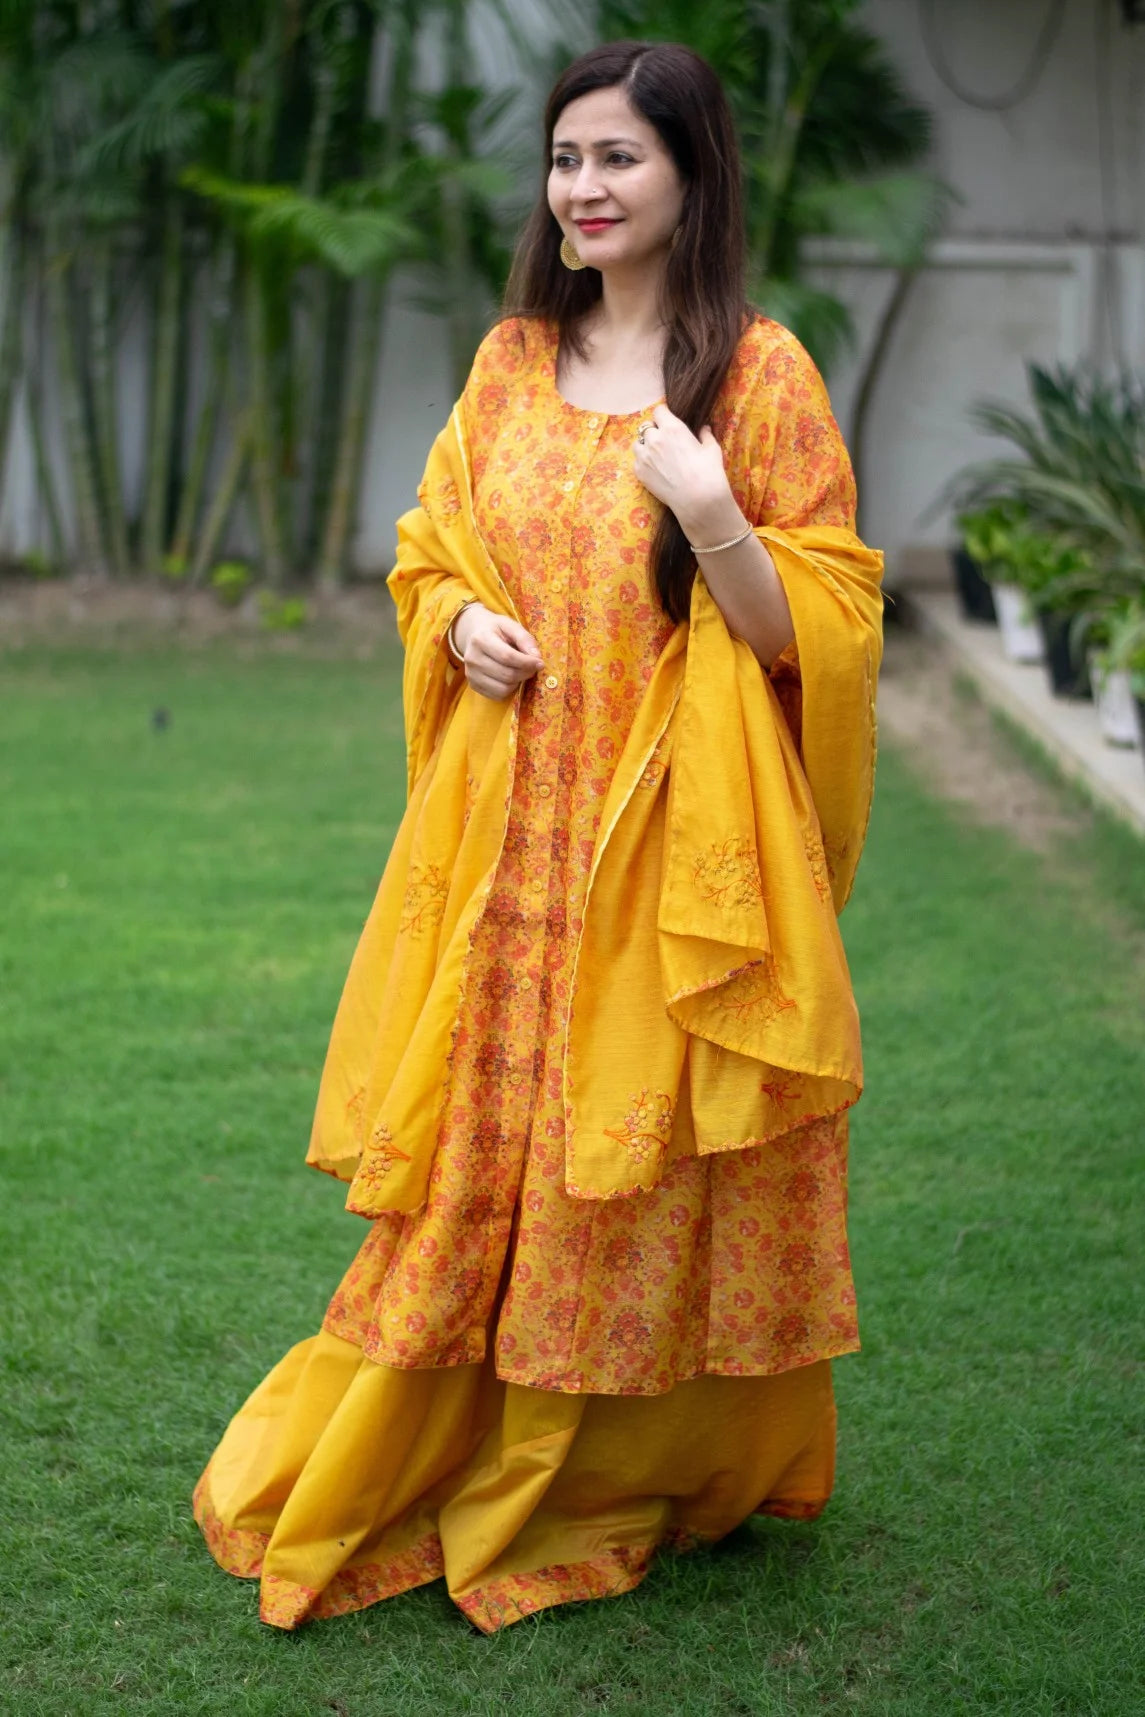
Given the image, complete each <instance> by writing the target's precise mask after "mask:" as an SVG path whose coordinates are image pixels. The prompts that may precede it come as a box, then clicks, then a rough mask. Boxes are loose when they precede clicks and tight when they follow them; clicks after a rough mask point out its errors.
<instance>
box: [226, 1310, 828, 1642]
mask: <svg viewBox="0 0 1145 1717" xmlns="http://www.w3.org/2000/svg"><path fill="white" fill-rule="evenodd" d="M833 1467H834V1405H833V1400H832V1394H831V1378H830V1367H829V1365H828V1363H827V1362H826V1361H823V1362H821V1363H819V1364H817V1365H812V1366H806V1367H802V1368H800V1369H798V1370H795V1371H789V1372H784V1373H782V1374H781V1375H780V1376H778V1377H762V1378H734V1379H728V1378H722V1377H701V1378H696V1379H694V1380H693V1381H692V1382H689V1383H682V1384H680V1385H678V1386H677V1388H675V1389H674V1390H672V1391H671V1392H670V1393H668V1394H666V1395H660V1396H652V1397H648V1398H645V1399H643V1400H633V1399H631V1398H629V1397H623V1396H621V1397H617V1396H601V1395H561V1394H550V1393H548V1392H546V1391H543V1390H536V1389H525V1388H521V1387H519V1386H518V1385H515V1384H504V1383H501V1382H499V1381H498V1379H497V1378H496V1377H495V1376H494V1373H493V1368H492V1365H491V1364H485V1365H469V1366H456V1367H453V1368H446V1369H441V1370H432V1369H423V1370H413V1371H399V1370H395V1369H393V1368H392V1367H389V1366H381V1365H374V1364H373V1363H372V1362H371V1361H369V1360H368V1359H364V1358H363V1357H362V1354H361V1352H360V1350H359V1349H358V1348H357V1347H356V1346H354V1345H353V1344H352V1343H350V1342H346V1341H342V1340H339V1339H338V1338H337V1337H335V1336H331V1335H328V1334H325V1333H322V1334H320V1335H317V1336H314V1337H313V1338H311V1339H310V1340H309V1341H304V1342H301V1343H299V1345H298V1346H297V1347H295V1348H292V1349H291V1351H290V1352H289V1353H288V1354H287V1355H286V1357H285V1358H284V1359H283V1360H282V1361H281V1362H280V1363H279V1364H278V1365H277V1366H276V1367H275V1369H274V1370H273V1371H272V1372H271V1373H270V1375H269V1376H268V1377H267V1378H266V1380H265V1381H264V1382H263V1383H261V1384H260V1385H259V1387H258V1389H256V1390H255V1392H254V1394H253V1395H252V1396H251V1398H250V1400H249V1401H248V1402H247V1403H246V1405H245V1406H244V1407H243V1408H242V1409H241V1410H240V1411H239V1413H238V1414H236V1416H235V1418H234V1419H233V1420H232V1422H231V1424H230V1426H229V1428H228V1430H227V1432H226V1435H225V1436H224V1438H223V1441H222V1443H221V1444H220V1445H219V1448H218V1449H217V1450H216V1452H215V1455H214V1458H213V1460H212V1461H211V1464H210V1466H209V1467H208V1469H207V1471H206V1472H205V1473H204V1475H203V1477H202V1479H201V1480H200V1483H199V1486H198V1488H197V1490H196V1493H195V1513H196V1518H197V1519H198V1521H199V1524H200V1526H201V1527H202V1529H203V1533H204V1536H205V1537H206V1540H207V1543H208V1545H209V1546H210V1549H211V1552H212V1554H213V1555H214V1557H215V1559H216V1560H217V1561H218V1562H219V1564H220V1566H221V1567H223V1568H224V1569H226V1570H227V1572H228V1573H231V1574H235V1575H238V1576H240V1577H244V1578H251V1579H259V1580H260V1582H261V1585H260V1614H261V1616H262V1619H263V1620H264V1621H266V1622H268V1623H270V1624H272V1625H273V1626H276V1627H280V1628H294V1627H297V1626H299V1625H300V1624H301V1623H303V1622H305V1621H308V1620H311V1619H314V1618H317V1617H322V1616H332V1615H338V1614H340V1613H342V1612H344V1611H347V1610H355V1609H361V1608H363V1607H364V1606H365V1605H368V1604H372V1603H376V1602H378V1601H379V1600H380V1599H382V1598H388V1597H392V1596H394V1595H396V1594H397V1593H399V1592H403V1591H407V1590H409V1589H410V1588H411V1587H414V1586H419V1585H422V1584H424V1583H426V1582H427V1581H430V1580H435V1579H438V1578H439V1577H441V1576H444V1578H445V1580H446V1584H447V1587H448V1590H449V1593H450V1596H451V1597H452V1598H453V1600H454V1601H455V1603H456V1604H457V1605H458V1606H459V1608H460V1609H461V1610H463V1611H464V1613H465V1614H466V1615H467V1616H468V1617H469V1619H470V1620H471V1621H472V1622H473V1623H474V1624H475V1625H476V1626H477V1627H479V1628H480V1629H482V1631H483V1632H485V1633H493V1632H495V1631H496V1630H497V1629H498V1628H500V1627H503V1626H505V1625H507V1624H508V1623H511V1622H514V1621H518V1620H520V1619H521V1618H522V1617H523V1616H527V1615H530V1614H533V1613H534V1612H536V1611H538V1610H542V1609H545V1608H547V1607H548V1606H549V1605H552V1604H557V1603H563V1602H567V1601H570V1600H576V1599H585V1598H599V1597H607V1596H612V1595H616V1594H619V1593H621V1592H626V1591H630V1590H631V1589H632V1588H633V1587H634V1586H636V1585H638V1584H639V1582H640V1581H641V1580H642V1579H643V1577H644V1575H645V1573H646V1572H647V1569H648V1567H649V1564H650V1563H651V1560H652V1557H653V1555H654V1553H655V1551H656V1549H657V1547H658V1546H659V1545H661V1544H669V1545H676V1546H678V1547H680V1548H684V1547H687V1546H688V1545H690V1544H692V1543H694V1542H696V1541H703V1540H710V1539H716V1538H719V1537H722V1536H723V1534H725V1533H726V1532H728V1531H730V1530H731V1529H732V1527H734V1526H737V1525H738V1524H739V1523H740V1522H741V1521H742V1520H743V1519H744V1518H745V1516H746V1515H748V1514H750V1513H752V1512H753V1511H758V1512H761V1513H769V1514H776V1515H782V1516H787V1517H792V1518H801V1519H808V1518H811V1517H813V1516H814V1515H816V1514H817V1513H818V1512H819V1511H820V1509H821V1508H822V1506H823V1504H824V1502H825V1500H826V1498H827V1497H828V1495H829V1494H830V1490H831V1484H832V1477H833Z"/></svg>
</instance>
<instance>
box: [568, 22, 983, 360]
mask: <svg viewBox="0 0 1145 1717" xmlns="http://www.w3.org/2000/svg"><path fill="white" fill-rule="evenodd" d="M859 3H860V0H800V3H799V4H798V5H796V4H795V0H708V3H707V4H705V5H703V6H697V5H695V4H694V0H600V6H599V13H598V20H599V25H600V30H601V33H602V34H603V35H604V36H605V37H608V38H614V39H615V38H620V37H628V36H635V37H644V38H649V39H652V40H660V41H677V42H684V43H686V44H687V45H688V46H689V47H692V48H694V49H695V50H696V51H697V52H698V53H701V54H703V55H704V57H705V58H706V59H707V60H709V61H710V63H711V64H712V65H713V66H714V68H715V70H716V71H717V72H718V73H719V74H720V76H721V78H722V80H723V82H724V85H725V87H726V88H727V90H728V94H729V97H730V100H731V103H732V107H733V110H734V112H735V115H736V119H737V123H738V126H739V130H740V136H741V139H742V144H743V154H744V177H745V186H744V188H745V202H746V220H747V239H748V265H749V280H750V287H751V292H752V295H753V296H754V297H755V298H756V300H757V301H758V302H759V303H761V304H762V305H763V306H764V308H765V309H766V310H767V311H768V313H769V314H770V315H772V316H774V317H776V319H777V320H779V321H781V322H784V323H786V325H787V326H788V327H790V328H791V329H792V330H793V331H794V332H795V333H796V334H797V335H798V336H799V338H800V339H801V340H802V341H803V342H804V344H805V345H806V346H807V347H808V348H809V349H810V351H811V352H812V353H813V355H814V356H815V357H816V358H817V359H818V361H819V362H820V363H821V364H822V365H823V366H824V367H829V365H830V363H831V361H832V360H833V359H834V358H835V357H836V356H837V354H838V352H839V350H840V348H841V346H842V345H843V344H844V343H846V342H847V341H849V340H851V339H853V337H854V330H853V326H852V322H851V316H850V313H849V311H848V310H847V308H846V306H845V305H844V304H843V303H842V302H841V300H840V299H838V298H837V297H835V296H834V295H833V294H831V293H829V292H825V291H823V290H822V289H820V288H817V287H815V286H813V285H812V284H811V283H810V282H809V281H808V279H807V269H806V261H805V253H804V240H806V239H808V238H811V237H825V236H829V237H836V238H845V239H853V240H860V241H862V242H863V243H864V244H866V245H869V246H870V247H872V249H873V250H874V252H875V254H876V256H877V257H878V258H879V259H880V260H882V261H884V262H886V263H887V264H889V265H890V266H891V267H893V268H895V269H904V270H909V269H911V268H913V267H916V266H917V264H918V263H919V262H920V261H921V260H922V257H923V255H924V254H925V251H926V248H927V245H928V244H929V242H930V240H931V239H932V238H933V236H934V235H935V233H936V232H937V230H938V228H939V226H940V224H941V221H942V219H943V216H944V213H945V210H946V206H947V203H948V200H949V192H948V191H947V190H946V188H945V187H944V186H943V185H942V184H941V183H940V181H939V180H937V179H936V178H934V177H933V175H931V174H928V173H926V172H923V171H921V170H920V168H919V165H918V164H919V162H920V161H922V159H923V158H924V157H925V155H926V152H927V150H928V148H929V144H930V120H929V115H928V113H927V110H926V109H925V108H923V107H921V106H920V105H919V104H918V103H917V102H915V101H913V100H912V99H911V97H910V96H909V95H908V94H907V92H906V89H905V87H904V85H903V83H902V80H901V79H900V77H899V75H898V73H897V71H896V70H895V68H894V66H893V65H892V64H891V62H890V60H889V59H888V57H887V55H886V52H885V50H884V49H883V47H882V44H881V43H880V42H879V40H878V38H877V37H876V36H874V35H873V34H872V33H871V32H870V31H869V30H867V29H866V28H865V27H864V26H863V25H862V24H861V23H860V22H859V21H858V19H857V17H856V13H857V12H858V9H859Z"/></svg>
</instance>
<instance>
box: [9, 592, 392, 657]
mask: <svg viewBox="0 0 1145 1717" xmlns="http://www.w3.org/2000/svg"><path fill="white" fill-rule="evenodd" d="M295 598H299V599H301V601H302V602H303V603H304V604H305V614H304V620H303V623H302V624H301V625H298V626H291V625H284V624H283V620H282V616H283V612H284V608H286V611H287V613H289V608H287V607H286V605H287V604H288V603H289V602H291V601H292V600H293V599H295ZM394 635H395V626H394V605H393V602H392V600H391V598H390V595H389V592H388V591H387V589H386V586H385V582H384V580H382V579H380V578H379V579H377V580H374V581H372V582H369V583H366V582H363V583H359V584H351V585H348V586H347V587H346V588H345V589H341V590H333V591H324V590H314V589H306V590H300V591H291V592H287V593H285V600H284V597H283V596H279V595H276V594H274V593H271V592H268V591H264V590H251V591H248V592H247V594H246V596H245V597H244V598H243V600H242V601H241V602H240V603H239V604H238V605H237V606H236V607H233V608H228V607H226V606H225V605H224V604H223V603H222V602H220V601H219V599H218V597H217V596H215V595H214V593H213V592H212V591H209V590H184V589H180V588H179V587H178V586H175V585H169V584H167V585H165V584H160V583H156V582H154V581H143V580H140V581H139V582H136V583H117V582H114V581H112V580H110V579H100V578H81V577H77V578H61V579H48V580H43V581H40V582H37V581H36V580H33V579H28V578H11V577H9V578H5V577H0V645H3V646H5V647H7V648H9V649H22V648H25V647H27V646H28V645H32V644H49V645H59V644H64V645H72V644H78V645H82V646H85V647H95V648H97V649H98V648H107V647H114V648H128V649H131V648H151V647H154V646H155V645H156V644H161V643H178V644H188V645H191V646H198V645H203V644H208V643H212V642H214V641H216V640H220V639H222V640H226V639H234V640H235V641H237V642H238V643H239V644H240V645H243V646H246V647H249V648H256V647H261V646H270V647H272V648H277V649H280V650H282V649H285V650H287V651H290V650H300V649H310V648H313V647H317V648H318V649H319V651H329V650H336V651H340V652H341V653H343V654H347V655H351V656H358V657H362V658H364V657H366V656H369V655H372V654H373V652H374V650H375V649H376V648H377V646H378V645H379V643H381V642H382V641H383V640H386V639H390V638H393V637H394Z"/></svg>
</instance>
